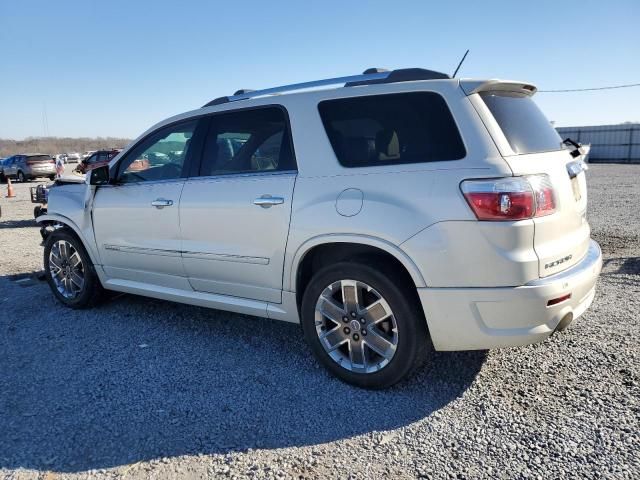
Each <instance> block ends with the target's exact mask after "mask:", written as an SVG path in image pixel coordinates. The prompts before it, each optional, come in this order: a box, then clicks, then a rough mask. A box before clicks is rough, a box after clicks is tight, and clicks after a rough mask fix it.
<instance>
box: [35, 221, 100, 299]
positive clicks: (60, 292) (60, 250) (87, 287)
mask: <svg viewBox="0 0 640 480" xmlns="http://www.w3.org/2000/svg"><path fill="white" fill-rule="evenodd" d="M44 271H45V276H46V278H47V282H48V283H49V287H51V291H52V292H53V294H54V295H55V296H56V298H57V299H58V300H59V301H60V302H61V303H63V304H64V305H66V306H68V307H70V308H88V307H92V306H94V305H95V304H96V303H98V301H99V300H100V298H101V297H102V293H103V289H102V286H101V284H100V280H99V279H98V275H97V274H96V271H95V268H94V267H93V264H92V263H91V259H90V258H89V255H88V254H87V251H86V250H85V248H84V246H83V245H82V243H81V242H80V240H78V238H77V237H76V236H75V235H72V234H71V233H70V232H68V231H66V230H64V229H60V230H55V231H54V232H52V233H51V234H50V235H49V236H48V237H47V240H46V243H45V247H44Z"/></svg>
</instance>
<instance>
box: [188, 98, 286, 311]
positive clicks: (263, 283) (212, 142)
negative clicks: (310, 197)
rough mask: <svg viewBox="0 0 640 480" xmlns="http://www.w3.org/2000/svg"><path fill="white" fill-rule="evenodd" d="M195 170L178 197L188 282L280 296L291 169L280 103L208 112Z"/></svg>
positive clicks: (219, 290)
mask: <svg viewBox="0 0 640 480" xmlns="http://www.w3.org/2000/svg"><path fill="white" fill-rule="evenodd" d="M199 173H200V175H199V176H194V177H192V178H189V179H188V180H187V183H186V184H185V188H184V191H183V193H182V200H181V202H180V225H181V232H182V248H183V254H182V255H183V262H184V268H185V271H186V274H187V276H188V278H189V282H190V283H191V286H192V287H193V289H194V290H197V291H201V292H208V293H216V294H222V295H231V296H234V297H242V298H249V299H253V300H261V301H266V302H273V303H280V302H281V301H282V270H283V263H284V254H285V246H286V242H287V236H288V233H289V219H290V216H291V200H292V196H293V187H294V183H295V179H296V175H297V168H296V163H295V159H294V155H293V147H292V143H291V135H290V129H289V125H288V121H287V115H286V112H285V111H284V109H282V108H280V107H264V108H257V109H248V110H240V111H237V112H232V113H223V114H218V115H214V116H212V117H211V119H210V126H209V128H208V133H207V136H206V142H205V146H204V151H203V155H202V164H201V168H200V172H199Z"/></svg>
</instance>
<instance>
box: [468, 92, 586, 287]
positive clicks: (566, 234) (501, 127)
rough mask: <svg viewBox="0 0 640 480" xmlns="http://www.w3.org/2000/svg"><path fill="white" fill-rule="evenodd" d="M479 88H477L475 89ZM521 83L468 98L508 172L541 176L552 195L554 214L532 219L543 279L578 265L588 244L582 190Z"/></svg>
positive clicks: (574, 165)
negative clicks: (544, 178) (542, 175)
mask: <svg viewBox="0 0 640 480" xmlns="http://www.w3.org/2000/svg"><path fill="white" fill-rule="evenodd" d="M481 90H482V89H481ZM534 92H535V87H532V86H530V85H526V84H517V83H503V84H498V85H496V84H493V85H489V86H488V87H487V90H482V91H480V92H479V93H478V94H476V95H471V96H470V97H469V98H470V100H472V102H473V103H474V106H475V107H476V109H477V110H478V112H479V113H480V115H481V117H482V118H483V121H484V122H485V125H486V126H487V129H488V130H489V132H490V133H491V135H492V137H493V139H494V141H495V142H496V144H497V146H498V148H499V149H500V151H501V153H502V156H503V158H504V159H505V160H506V162H507V164H508V165H509V167H510V168H511V170H512V171H513V174H514V175H529V174H546V175H548V177H549V179H550V181H551V185H552V186H553V190H554V193H555V204H556V211H555V213H553V214H551V215H548V216H542V217H535V218H534V219H533V221H534V224H535V233H534V242H533V246H534V249H535V251H536V254H537V255H538V259H539V274H540V276H541V277H546V276H549V275H552V274H554V273H557V272H560V271H562V270H565V269H567V268H568V267H570V266H572V265H575V264H576V263H578V262H579V261H580V260H581V259H582V258H583V257H584V256H585V255H586V253H587V250H588V248H589V238H590V229H589V224H588V223H587V220H586V209H587V189H586V180H585V174H584V170H585V169H586V168H584V167H583V165H584V164H583V163H582V162H581V160H580V158H575V157H573V156H572V155H571V150H570V149H567V148H564V147H563V144H562V139H561V138H560V136H559V135H558V133H557V132H556V130H555V129H554V128H553V126H552V125H551V124H550V122H549V121H548V120H547V119H546V117H545V116H544V114H543V113H542V112H541V111H540V110H539V109H538V107H537V106H536V105H535V103H534V102H533V100H532V98H531V96H532V94H533V93H534Z"/></svg>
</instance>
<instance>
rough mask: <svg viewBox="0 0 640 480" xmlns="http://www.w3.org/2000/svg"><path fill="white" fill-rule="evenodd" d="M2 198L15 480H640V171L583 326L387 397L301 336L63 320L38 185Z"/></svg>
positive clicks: (599, 185)
mask: <svg viewBox="0 0 640 480" xmlns="http://www.w3.org/2000/svg"><path fill="white" fill-rule="evenodd" d="M31 185H33V184H31ZM2 187H3V192H2V195H3V198H1V199H0V206H2V212H3V216H2V218H0V312H2V313H0V476H6V477H7V478H37V477H45V478H53V477H54V476H55V477H57V476H61V477H75V476H80V477H86V476H99V477H106V478H115V477H121V476H126V477H130V478H149V477H152V478H166V477H185V476H187V477H194V478H195V477H202V476H216V477H223V476H227V477H236V478H242V477H255V478H347V477H352V478H382V477H392V478H416V477H420V476H422V477H425V478H447V477H453V478H545V479H546V478H569V477H579V478H638V477H639V476H640V451H639V449H640V436H639V433H638V427H639V423H640V420H639V419H640V343H639V342H638V338H640V326H639V323H638V318H639V314H640V259H639V256H640V242H639V239H640V214H639V213H638V206H639V205H640V165H639V166H622V165H615V166H614V165H593V166H592V169H591V170H590V172H589V187H590V191H589V195H590V212H589V213H590V221H591V224H592V227H593V230H594V236H595V237H596V238H597V239H598V240H599V241H600V242H601V244H602V246H603V250H604V253H605V267H604V270H603V274H602V277H601V280H600V283H599V289H598V294H597V297H596V299H595V303H594V305H593V307H592V309H591V310H589V311H588V312H587V313H586V314H585V316H584V317H583V318H581V319H580V320H579V321H578V322H577V323H575V324H574V325H572V326H571V328H570V329H569V330H568V331H566V332H564V333H562V334H558V335H555V336H553V337H552V338H551V339H549V340H548V341H546V342H544V343H543V344H540V345H534V346H529V347H523V348H515V349H506V350H499V351H498V350H496V351H491V352H489V353H485V352H461V353H442V354H438V355H437V356H436V358H435V360H434V361H433V363H432V364H430V365H428V366H426V367H425V368H423V369H422V370H421V371H420V372H419V373H418V374H417V375H416V376H414V377H413V378H412V379H410V380H409V381H407V382H404V383H403V384H401V385H398V386H396V387H394V388H393V389H391V390H388V391H384V392H369V391H363V390H358V389H355V388H353V387H350V386H347V385H345V384H343V383H341V382H339V381H338V380H335V379H334V378H332V377H330V376H329V375H328V374H327V373H325V371H324V370H323V369H321V368H319V366H318V364H317V363H316V362H315V361H314V359H313V358H312V357H311V355H310V353H309V351H308V349H307V348H306V346H305V345H304V343H303V341H302V339H301V332H300V329H299V327H298V326H296V325H291V324H286V323H280V322H274V321H270V320H265V319H257V318H253V317H247V316H243V315H236V314H231V313H225V312H219V311H213V310H205V309H201V308H196V307H189V306H182V305H176V304H171V303H167V302H162V301H156V300H149V299H145V298H142V297H134V296H128V295H122V296H119V297H116V298H114V299H112V300H110V301H109V302H108V303H106V304H104V305H102V306H101V307H99V308H96V309H94V310H90V311H81V312H77V311H70V310H68V309H65V308H62V307H61V306H59V305H58V304H57V303H56V302H55V301H54V299H53V297H52V295H51V294H50V292H49V290H48V287H47V285H46V284H45V283H44V282H41V281H38V280H37V279H36V280H33V279H31V277H30V276H29V274H30V272H33V271H36V270H39V269H40V268H41V263H42V259H41V255H42V249H41V247H39V246H38V243H39V234H38V229H37V227H35V223H33V222H32V221H31V220H30V218H32V217H31V216H32V208H33V205H32V204H31V203H30V202H29V199H28V192H27V189H26V187H27V186H25V185H19V184H18V185H16V190H17V193H18V198H17V199H12V200H7V199H5V198H4V194H5V192H4V187H5V186H4V185H3V186H2ZM16 274H24V275H23V276H26V280H24V281H16V277H15V276H14V275H16ZM45 474H46V475H45Z"/></svg>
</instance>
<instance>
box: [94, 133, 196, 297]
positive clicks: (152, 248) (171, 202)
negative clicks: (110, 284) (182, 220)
mask: <svg viewBox="0 0 640 480" xmlns="http://www.w3.org/2000/svg"><path fill="white" fill-rule="evenodd" d="M196 125H197V121H196V120H192V121H188V122H184V123H180V124H176V125H172V126H169V127H165V128H162V129H160V130H159V131H157V132H155V133H152V134H151V135H149V136H148V137H146V139H144V140H142V141H141V142H139V143H138V145H136V146H134V147H133V149H131V150H130V151H129V152H128V153H126V154H125V155H124V156H123V157H122V158H121V159H120V160H119V162H118V164H117V165H116V166H114V167H112V168H117V180H116V182H115V184H114V185H106V186H100V187H98V189H97V191H96V194H95V199H94V202H93V224H94V230H95V237H96V242H97V244H98V250H99V252H100V257H101V260H102V264H103V268H104V271H105V273H106V275H107V276H108V277H109V279H110V280H112V279H113V280H120V281H122V280H125V281H129V282H139V283H143V284H152V285H159V286H164V287H169V288H178V289H184V290H189V291H191V287H190V286H189V283H188V281H187V280H186V278H185V274H184V269H183V267H182V258H181V245H180V244H181V241H180V227H179V218H178V208H179V204H180V196H181V194H182V188H183V186H184V182H185V178H184V177H185V176H186V172H187V171H188V168H189V163H190V160H191V158H192V155H193V152H192V150H193V149H192V148H190V145H191V144H192V142H191V141H190V139H191V138H192V136H193V135H194V132H195V130H196ZM136 286H140V285H136Z"/></svg>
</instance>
